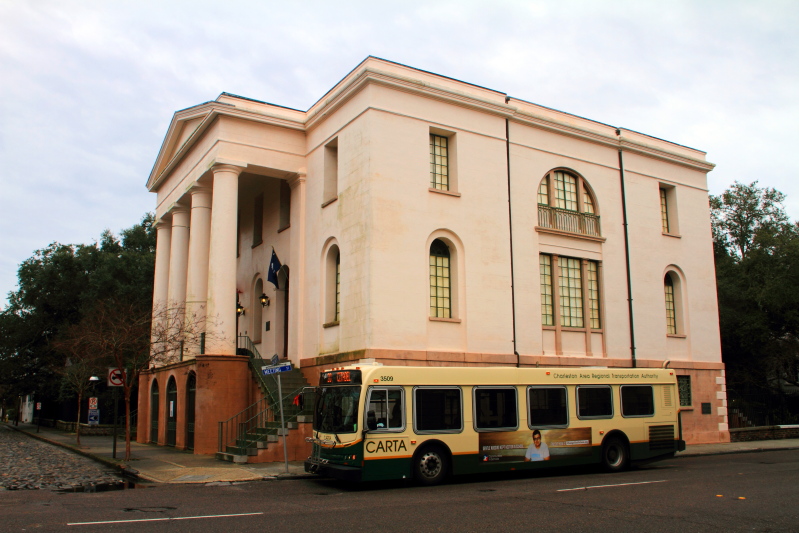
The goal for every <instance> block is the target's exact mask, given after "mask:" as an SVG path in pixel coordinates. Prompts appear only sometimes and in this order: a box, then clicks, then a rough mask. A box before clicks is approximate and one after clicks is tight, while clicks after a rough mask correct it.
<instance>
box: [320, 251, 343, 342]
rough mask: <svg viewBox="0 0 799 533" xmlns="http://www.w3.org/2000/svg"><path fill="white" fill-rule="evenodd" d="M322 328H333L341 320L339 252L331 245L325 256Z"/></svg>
mask: <svg viewBox="0 0 799 533" xmlns="http://www.w3.org/2000/svg"><path fill="white" fill-rule="evenodd" d="M324 267H325V287H324V317H325V321H324V326H325V327H330V326H335V325H336V324H338V323H339V320H341V251H340V250H339V247H338V245H337V244H332V245H331V246H330V248H329V249H328V250H327V254H326V255H325V265H324Z"/></svg>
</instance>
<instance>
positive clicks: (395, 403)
mask: <svg viewBox="0 0 799 533" xmlns="http://www.w3.org/2000/svg"><path fill="white" fill-rule="evenodd" d="M366 410H367V412H369V411H374V413H375V421H376V423H377V430H378V431H379V430H394V431H396V430H401V429H402V428H403V427H404V424H403V416H402V412H403V409H402V390H400V389H371V390H370V391H369V406H368V407H367V409H366Z"/></svg>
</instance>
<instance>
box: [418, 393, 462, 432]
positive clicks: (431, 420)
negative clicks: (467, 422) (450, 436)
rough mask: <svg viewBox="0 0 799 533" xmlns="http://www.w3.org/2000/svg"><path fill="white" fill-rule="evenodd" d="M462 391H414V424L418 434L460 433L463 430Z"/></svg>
mask: <svg viewBox="0 0 799 533" xmlns="http://www.w3.org/2000/svg"><path fill="white" fill-rule="evenodd" d="M461 404H462V401H461V390H460V389H459V388H456V387H450V388H427V387H424V388H423V387H420V388H417V389H415V390H414V413H413V423H414V429H415V431H416V432H417V433H458V432H460V431H462V430H463V416H462V415H461V413H462V408H461Z"/></svg>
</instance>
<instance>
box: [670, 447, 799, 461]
mask: <svg viewBox="0 0 799 533" xmlns="http://www.w3.org/2000/svg"><path fill="white" fill-rule="evenodd" d="M796 449H798V448H796V447H794V446H784V447H777V448H747V449H744V450H715V451H711V452H693V453H685V452H682V453H680V454H679V455H675V456H674V458H675V459H680V458H683V457H704V456H707V455H732V454H735V453H760V452H784V451H787V450H796Z"/></svg>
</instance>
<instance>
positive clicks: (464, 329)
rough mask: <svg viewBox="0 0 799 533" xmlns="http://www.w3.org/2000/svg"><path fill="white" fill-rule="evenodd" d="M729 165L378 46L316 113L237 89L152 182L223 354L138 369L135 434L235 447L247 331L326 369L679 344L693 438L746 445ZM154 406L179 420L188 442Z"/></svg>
mask: <svg viewBox="0 0 799 533" xmlns="http://www.w3.org/2000/svg"><path fill="white" fill-rule="evenodd" d="M712 168H713V165H712V164H711V163H708V162H707V161H706V159H705V153H704V152H701V151H699V150H695V149H692V148H687V147H685V146H681V145H678V144H674V143H671V142H667V141H664V140H661V139H656V138H653V137H649V136H647V135H644V134H640V133H637V132H634V131H630V130H625V129H623V128H616V127H615V126H609V125H607V124H602V123H598V122H594V121H591V120H588V119H585V118H581V117H577V116H574V115H570V114H568V113H564V112H560V111H556V110H553V109H549V108H546V107H541V106H539V105H535V104H532V103H529V102H526V101H524V100H519V99H516V98H513V97H509V96H507V95H506V94H504V93H501V92H497V91H493V90H489V89H486V88H483V87H479V86H476V85H472V84H469V83H464V82H461V81H457V80H453V79H450V78H446V77H443V76H440V75H436V74H432V73H429V72H425V71H421V70H417V69H414V68H411V67H407V66H404V65H400V64H397V63H392V62H389V61H385V60H382V59H378V58H374V57H369V58H367V59H366V60H364V61H363V62H362V63H361V64H360V65H358V66H357V67H356V68H355V69H354V70H353V71H352V72H350V73H349V74H348V75H347V76H346V77H345V78H344V79H343V80H341V81H340V82H339V83H338V84H337V85H336V86H335V87H333V88H332V89H331V90H330V91H329V92H328V93H327V94H325V95H324V96H323V97H322V98H321V99H320V100H319V101H318V102H317V103H316V104H314V105H313V106H312V107H311V108H310V109H309V110H308V111H298V110H294V109H288V108H285V107H281V106H279V105H273V104H268V103H265V102H260V101H256V100H251V99H248V98H243V97H239V96H234V95H230V94H226V93H223V94H222V95H221V96H220V97H219V98H217V100H215V101H213V102H207V103H204V104H201V105H198V106H195V107H191V108H189V109H185V110H182V111H178V112H177V113H176V114H175V116H174V118H173V120H172V123H171V125H170V127H169V131H168V132H167V136H166V139H165V140H164V143H163V146H162V148H161V151H160V153H159V154H158V158H157V160H156V163H155V166H154V168H153V171H152V174H151V175H150V178H149V181H148V184H147V186H148V188H149V190H150V191H152V192H155V193H157V197H158V199H157V213H156V215H157V219H158V221H159V222H158V245H157V256H156V278H155V301H156V302H162V303H163V302H185V303H186V307H187V309H189V310H198V309H199V310H201V312H202V313H204V314H205V315H206V316H208V317H213V318H214V320H208V322H207V325H206V328H208V330H209V331H208V342H207V343H206V345H205V346H204V347H201V348H197V347H194V348H192V349H189V350H188V351H189V353H186V354H184V358H183V360H182V361H176V362H174V363H170V364H166V365H161V366H157V367H155V368H153V369H151V370H150V371H148V372H147V373H146V374H145V375H144V376H143V377H142V380H141V388H140V394H139V397H140V409H139V412H140V413H141V414H140V416H139V421H140V422H139V423H140V427H139V438H140V439H142V440H152V441H155V442H159V443H166V442H170V443H171V444H175V445H176V446H178V447H189V448H194V449H195V451H196V452H197V453H212V452H214V451H216V448H217V445H218V444H217V427H218V422H220V421H222V420H225V419H227V418H229V417H230V416H232V415H234V414H235V413H237V412H239V411H241V410H243V409H245V408H246V407H247V406H248V405H250V404H251V403H253V402H255V401H256V400H258V399H259V391H258V388H257V387H256V386H255V385H254V383H255V380H254V377H253V375H252V373H251V371H250V369H249V367H248V358H247V357H246V356H242V355H236V353H237V350H236V346H237V337H238V336H240V335H241V336H243V335H246V336H247V337H249V339H251V341H252V342H253V343H254V346H255V347H256V348H257V351H258V352H259V353H260V354H263V356H264V357H269V356H271V355H272V354H278V356H279V357H284V358H288V359H290V360H291V361H292V362H293V364H294V365H295V366H297V367H300V368H301V370H302V372H303V374H304V375H305V376H306V377H307V378H308V380H309V381H312V382H313V381H315V380H316V376H317V375H318V372H319V371H320V370H321V369H322V368H328V367H330V366H333V365H334V364H335V365H340V364H344V363H349V362H354V361H358V360H362V359H375V360H377V361H379V362H383V363H385V364H394V365H521V366H530V365H533V366H534V365H553V366H607V367H631V366H637V367H660V366H662V365H663V364H664V363H665V362H666V361H669V362H670V363H669V364H670V368H672V369H674V371H675V373H676V374H678V375H679V376H680V378H679V379H680V384H681V402H682V403H683V409H685V411H684V412H683V415H682V421H683V434H684V437H685V439H686V440H687V441H688V442H689V443H690V442H718V441H725V440H728V439H729V436H728V431H727V424H726V420H727V418H726V393H725V384H724V366H723V364H722V362H721V351H720V340H719V329H718V310H717V303H716V288H715V276H714V265H713V254H712V243H711V232H710V221H709V210H708V191H707V172H709V171H710V170H711V169H712ZM273 249H274V251H275V253H276V255H277V257H279V259H280V261H281V263H282V264H283V268H282V269H281V271H280V272H279V273H278V277H279V280H280V281H279V283H278V286H279V287H280V288H279V289H276V288H275V286H274V285H273V284H272V283H269V282H268V280H267V276H268V270H269V266H270V258H271V257H272V250H273ZM262 294H263V295H265V296H267V297H268V298H269V305H268V306H264V305H262V304H261V302H260V301H259V297H260V296H261V295H262ZM237 300H238V302H239V303H240V305H241V307H242V308H243V310H244V314H243V315H242V316H240V317H239V318H238V321H237V316H236V314H237V311H236V302H237ZM200 352H203V353H200ZM168 383H169V385H167V384H168ZM168 388H169V391H168V390H167V389H168ZM189 389H191V390H190V391H189ZM153 393H158V394H156V395H154V394H153ZM169 394H171V395H172V396H169ZM189 394H190V395H191V396H189ZM169 397H173V398H174V400H172V401H173V402H174V403H172V404H171V405H170V404H169V403H168V402H169V399H168V398H169ZM159 398H160V400H159ZM170 413H171V414H170ZM154 416H155V417H161V419H162V420H166V419H168V418H169V417H170V416H171V423H172V425H173V426H174V427H173V428H172V430H173V435H172V436H171V437H169V436H168V435H167V433H166V432H167V427H166V426H167V424H163V423H162V424H161V425H160V426H158V427H157V428H156V429H151V428H152V427H155V426H153V424H152V423H151V422H152V420H151V419H152V418H153V417H154ZM190 424H191V425H190Z"/></svg>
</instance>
